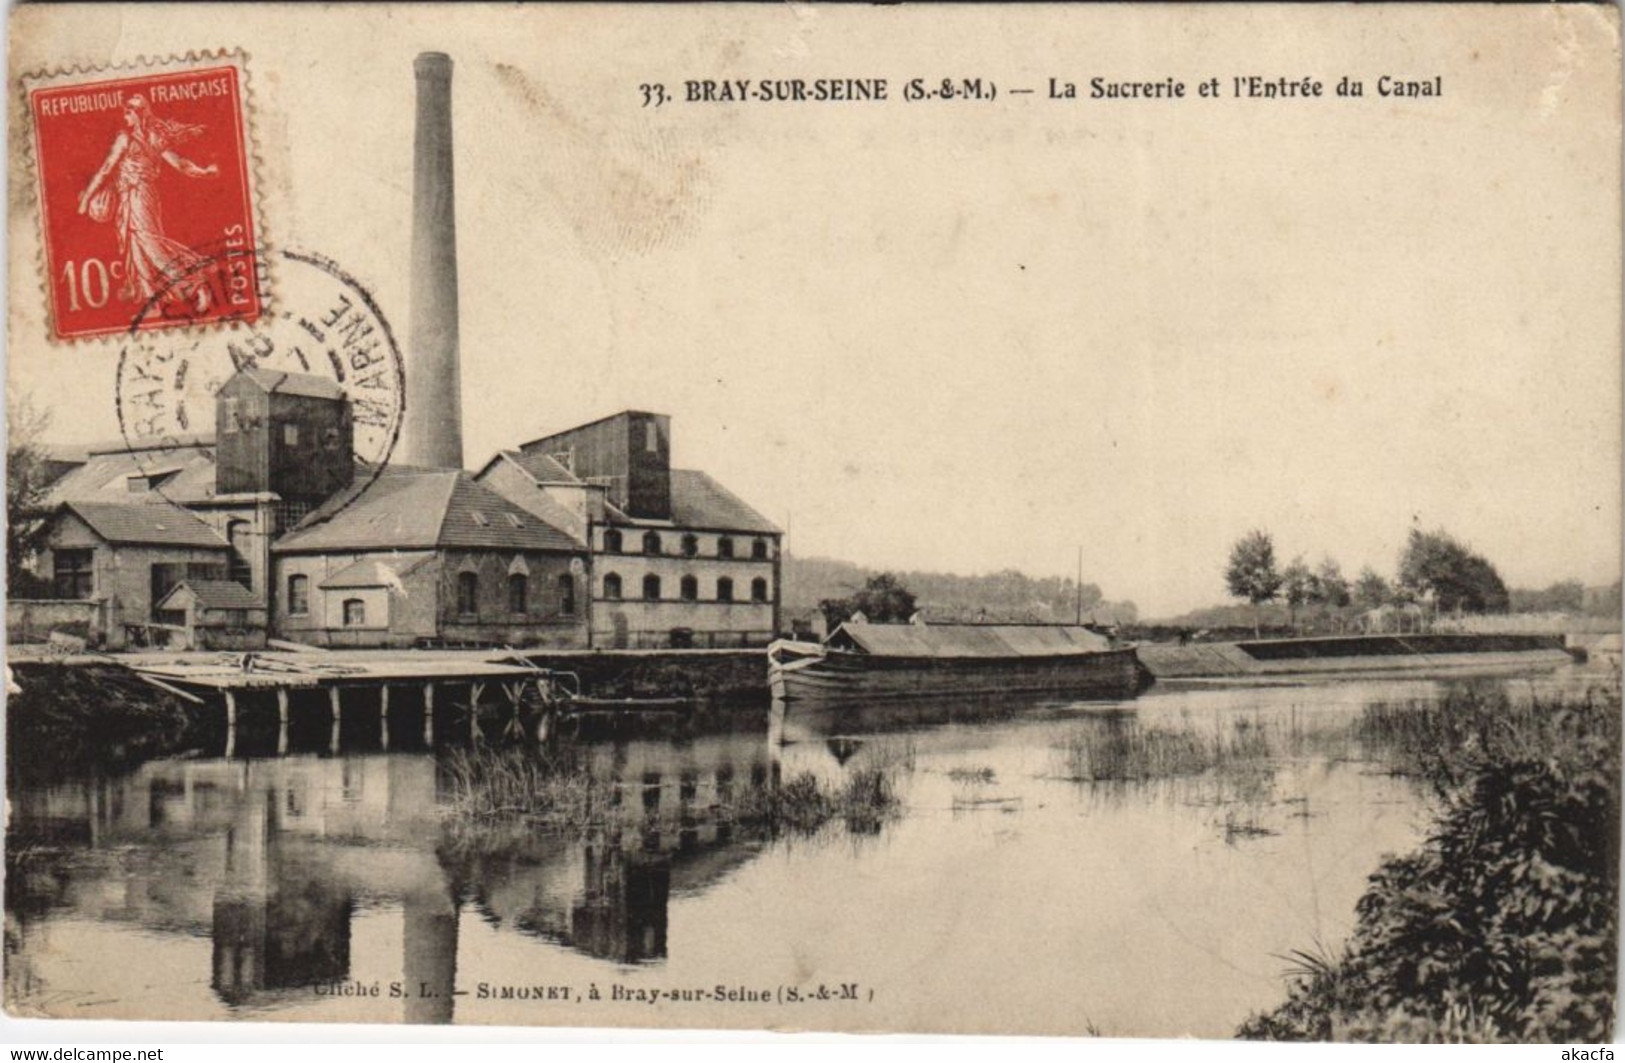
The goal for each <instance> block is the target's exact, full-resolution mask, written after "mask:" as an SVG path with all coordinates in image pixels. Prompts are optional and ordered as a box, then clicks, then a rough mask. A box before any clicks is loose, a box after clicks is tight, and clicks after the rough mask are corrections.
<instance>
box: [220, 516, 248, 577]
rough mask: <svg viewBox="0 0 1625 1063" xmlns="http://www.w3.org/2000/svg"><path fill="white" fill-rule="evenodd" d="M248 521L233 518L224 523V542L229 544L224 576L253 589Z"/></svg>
mask: <svg viewBox="0 0 1625 1063" xmlns="http://www.w3.org/2000/svg"><path fill="white" fill-rule="evenodd" d="M248 537H249V530H248V521H246V520H234V521H230V522H229V523H227V524H226V542H227V543H229V544H230V545H231V556H230V557H229V558H228V559H227V561H226V566H227V567H226V578H227V579H229V580H231V581H232V582H233V583H241V584H242V585H243V586H245V587H247V588H248V589H249V590H253V589H254V568H253V566H252V565H250V564H249V563H248Z"/></svg>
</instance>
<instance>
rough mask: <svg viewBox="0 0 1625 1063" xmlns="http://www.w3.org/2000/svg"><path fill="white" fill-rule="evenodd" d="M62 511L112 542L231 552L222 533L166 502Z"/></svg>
mask: <svg viewBox="0 0 1625 1063" xmlns="http://www.w3.org/2000/svg"><path fill="white" fill-rule="evenodd" d="M61 509H62V510H66V511H69V512H71V513H73V514H74V515H75V516H77V517H78V518H79V519H80V520H82V521H84V522H85V523H86V524H87V525H89V526H90V530H91V531H93V532H95V533H96V534H97V535H99V536H101V538H103V539H105V540H106V541H108V542H110V543H135V544H141V545H150V546H194V547H200V548H206V549H214V550H225V549H227V546H226V540H224V539H222V538H221V537H220V533H219V532H217V531H215V530H214V529H213V528H212V527H210V526H209V525H207V524H205V523H204V522H203V521H201V520H199V519H197V518H196V517H194V516H192V514H190V513H188V512H186V510H184V509H181V508H180V507H179V506H172V505H169V504H168V503H165V502H157V503H147V502H65V503H63V504H62V506H61Z"/></svg>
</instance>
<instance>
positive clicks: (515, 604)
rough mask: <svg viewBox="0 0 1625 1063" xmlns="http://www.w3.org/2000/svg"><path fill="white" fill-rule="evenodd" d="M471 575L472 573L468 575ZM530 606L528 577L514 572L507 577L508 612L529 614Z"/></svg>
mask: <svg viewBox="0 0 1625 1063" xmlns="http://www.w3.org/2000/svg"><path fill="white" fill-rule="evenodd" d="M468 575H473V573H468ZM529 605H530V577H528V576H526V575H525V574H524V573H523V572H515V573H514V574H513V575H511V576H509V577H508V612H510V613H525V612H529V611H530V609H529Z"/></svg>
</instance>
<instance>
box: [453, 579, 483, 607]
mask: <svg viewBox="0 0 1625 1063" xmlns="http://www.w3.org/2000/svg"><path fill="white" fill-rule="evenodd" d="M479 611H480V577H479V576H477V575H475V574H474V573H472V572H459V573H457V612H458V615H460V616H476V615H478V614H479Z"/></svg>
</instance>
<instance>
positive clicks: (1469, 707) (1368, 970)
mask: <svg viewBox="0 0 1625 1063" xmlns="http://www.w3.org/2000/svg"><path fill="white" fill-rule="evenodd" d="M1620 711H1621V706H1620V693H1619V688H1618V686H1617V685H1614V686H1612V687H1611V688H1609V689H1599V690H1596V691H1593V692H1591V693H1589V694H1587V695H1584V696H1570V697H1561V698H1545V699H1538V698H1537V699H1532V700H1525V701H1518V700H1514V699H1512V698H1509V697H1508V696H1507V695H1506V694H1505V693H1504V692H1499V691H1496V692H1465V693H1461V694H1455V695H1452V696H1449V697H1446V698H1444V699H1442V700H1440V701H1438V702H1432V703H1428V702H1419V703H1410V704H1397V705H1375V706H1371V707H1369V708H1368V709H1367V711H1366V712H1365V714H1364V715H1363V716H1362V718H1361V719H1360V720H1359V722H1358V723H1357V724H1356V730H1357V732H1358V733H1359V735H1360V737H1361V738H1362V740H1363V741H1364V742H1366V743H1367V744H1368V746H1369V748H1371V749H1372V750H1374V751H1376V752H1377V753H1378V755H1379V756H1380V757H1381V758H1382V759H1383V760H1384V761H1386V762H1387V764H1388V766H1389V767H1390V769H1391V770H1393V771H1395V772H1396V773H1401V774H1407V775H1412V776H1415V777H1416V778H1418V779H1419V780H1422V781H1424V782H1425V783H1426V784H1427V785H1429V786H1430V787H1432V788H1433V790H1434V791H1435V792H1436V793H1437V794H1438V797H1439V807H1438V811H1437V814H1436V817H1435V820H1434V823H1433V825H1432V829H1431V831H1430V833H1429V836H1428V838H1427V840H1426V841H1425V842H1424V843H1423V844H1422V846H1421V847H1420V848H1419V849H1417V850H1416V851H1415V852H1412V853H1410V854H1407V855H1404V856H1398V857H1391V858H1389V859H1388V860H1387V861H1386V862H1385V863H1384V864H1383V865H1382V867H1381V868H1379V869H1378V871H1377V872H1376V873H1375V874H1374V875H1372V876H1371V879H1370V887H1369V889H1368V890H1367V892H1366V894H1365V896H1364V897H1362V898H1361V900H1360V902H1359V904H1358V906H1357V909H1356V914H1357V922H1356V927H1355V930H1354V933H1353V934H1352V936H1351V937H1350V939H1349V940H1348V941H1347V942H1346V943H1345V944H1344V945H1343V946H1342V947H1341V948H1339V949H1337V950H1335V951H1331V952H1327V951H1324V950H1320V951H1316V952H1312V953H1311V952H1303V953H1298V954H1297V955H1296V957H1295V959H1294V968H1295V969H1294V973H1293V975H1292V977H1291V983H1290V987H1289V991H1288V995H1287V999H1286V1001H1285V1003H1283V1004H1282V1005H1280V1006H1279V1007H1277V1008H1275V1009H1274V1010H1273V1011H1270V1012H1268V1013H1265V1014H1260V1015H1254V1016H1252V1017H1250V1018H1249V1019H1248V1020H1247V1021H1246V1022H1245V1023H1243V1024H1242V1026H1241V1028H1240V1029H1239V1031H1238V1034H1239V1035H1240V1036H1242V1037H1248V1038H1260V1039H1270V1040H1348V1041H1569V1042H1575V1041H1581V1042H1596V1041H1604V1040H1608V1039H1609V1038H1610V1037H1611V1036H1612V1030H1613V1021H1614V986H1615V975H1616V966H1617V964H1616V938H1617V932H1618V928H1617V925H1616V923H1617V920H1616V911H1617V907H1618V890H1619V826H1620V822H1619V815H1620V812H1619V770H1620V759H1619V758H1620Z"/></svg>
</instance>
